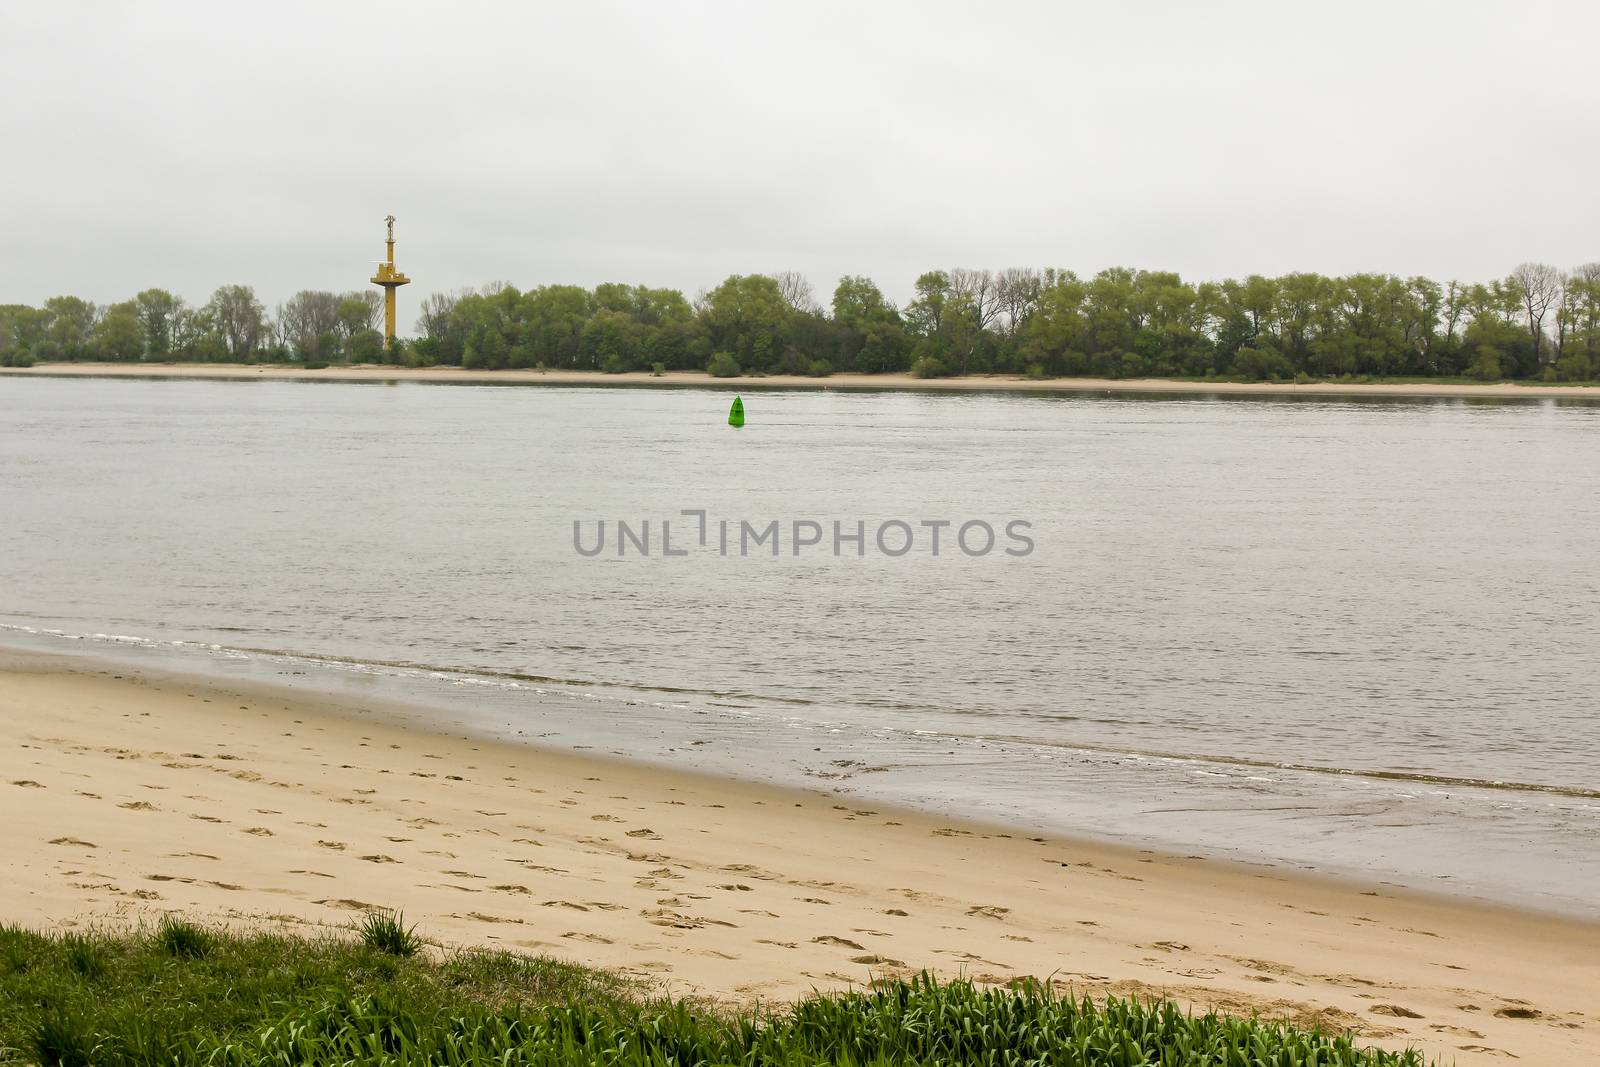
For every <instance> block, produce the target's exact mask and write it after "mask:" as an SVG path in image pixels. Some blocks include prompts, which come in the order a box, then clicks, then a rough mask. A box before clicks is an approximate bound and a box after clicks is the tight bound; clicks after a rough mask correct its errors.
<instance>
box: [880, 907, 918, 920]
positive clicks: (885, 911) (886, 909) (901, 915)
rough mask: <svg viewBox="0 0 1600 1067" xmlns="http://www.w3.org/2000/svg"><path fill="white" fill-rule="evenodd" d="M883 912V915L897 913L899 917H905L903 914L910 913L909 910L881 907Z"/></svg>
mask: <svg viewBox="0 0 1600 1067" xmlns="http://www.w3.org/2000/svg"><path fill="white" fill-rule="evenodd" d="M883 913H884V914H885V915H898V916H900V917H901V918H904V917H905V916H907V915H910V914H911V913H910V912H909V911H902V910H901V909H899V908H884V909H883Z"/></svg>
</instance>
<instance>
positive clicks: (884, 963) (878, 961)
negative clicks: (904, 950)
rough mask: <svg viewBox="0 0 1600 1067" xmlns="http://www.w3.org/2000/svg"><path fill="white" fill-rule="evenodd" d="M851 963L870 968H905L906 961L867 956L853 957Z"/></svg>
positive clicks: (874, 955) (872, 955)
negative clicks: (861, 964) (862, 964)
mask: <svg viewBox="0 0 1600 1067" xmlns="http://www.w3.org/2000/svg"><path fill="white" fill-rule="evenodd" d="M850 962H851V963H865V964H866V965H867V966H869V967H904V966H905V961H904V960H891V959H890V958H889V957H888V956H879V955H876V954H868V955H866V956H851V957H850Z"/></svg>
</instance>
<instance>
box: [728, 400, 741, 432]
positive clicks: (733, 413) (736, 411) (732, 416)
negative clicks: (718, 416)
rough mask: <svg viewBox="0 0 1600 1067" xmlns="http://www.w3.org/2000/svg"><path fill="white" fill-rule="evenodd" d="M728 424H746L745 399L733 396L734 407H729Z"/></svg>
mask: <svg viewBox="0 0 1600 1067" xmlns="http://www.w3.org/2000/svg"><path fill="white" fill-rule="evenodd" d="M728 425H729V426H743V425H744V400H743V399H741V398H740V397H734V398H733V407H731V408H729V409H728Z"/></svg>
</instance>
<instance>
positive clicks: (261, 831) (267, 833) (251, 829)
mask: <svg viewBox="0 0 1600 1067" xmlns="http://www.w3.org/2000/svg"><path fill="white" fill-rule="evenodd" d="M244 832H245V833H247V834H255V835H256V836H257V837H271V836H272V831H271V830H268V829H267V828H266V827H265V826H247V827H245V828H244Z"/></svg>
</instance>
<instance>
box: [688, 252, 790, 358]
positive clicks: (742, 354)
mask: <svg viewBox="0 0 1600 1067" xmlns="http://www.w3.org/2000/svg"><path fill="white" fill-rule="evenodd" d="M791 315H792V310H791V309H790V307H789V305H788V303H787V302H786V301H785V300H784V299H783V293H782V292H780V291H779V289H778V283H777V281H776V280H774V279H772V278H769V277H767V276H766V275H764V274H744V275H739V274H735V275H733V276H732V277H730V278H728V280H727V281H725V282H723V283H722V284H721V285H719V286H717V287H716V288H715V289H713V290H712V291H711V292H710V293H708V294H706V301H705V310H704V312H703V313H702V319H703V321H704V322H705V325H706V330H707V332H708V333H709V335H710V338H711V344H712V346H713V348H714V350H716V351H719V352H726V353H728V354H729V355H731V356H732V357H733V358H734V359H735V360H736V361H737V362H738V363H739V365H740V366H741V367H743V368H745V369H746V370H759V371H771V370H773V369H774V364H775V362H776V361H777V358H778V356H779V355H780V354H781V353H782V351H783V346H784V341H785V335H786V331H787V329H788V326H789V319H790V316H791Z"/></svg>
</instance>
